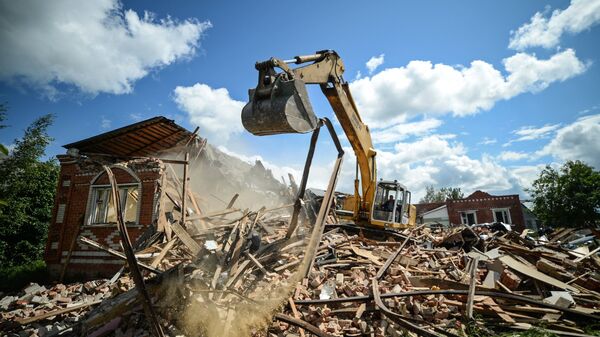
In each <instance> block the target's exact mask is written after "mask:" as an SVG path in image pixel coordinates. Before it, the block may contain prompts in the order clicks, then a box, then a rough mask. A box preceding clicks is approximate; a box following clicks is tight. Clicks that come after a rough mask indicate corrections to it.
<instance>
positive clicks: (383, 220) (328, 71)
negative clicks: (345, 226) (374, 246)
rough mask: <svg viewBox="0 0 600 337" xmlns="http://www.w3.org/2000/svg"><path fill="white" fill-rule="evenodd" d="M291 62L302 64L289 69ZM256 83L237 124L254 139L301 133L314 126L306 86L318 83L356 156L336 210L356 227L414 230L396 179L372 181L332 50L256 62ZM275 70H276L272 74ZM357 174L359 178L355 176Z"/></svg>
mask: <svg viewBox="0 0 600 337" xmlns="http://www.w3.org/2000/svg"><path fill="white" fill-rule="evenodd" d="M291 64H296V65H302V66H298V67H295V68H291V67H290V65H291ZM255 68H256V70H258V73H259V74H258V85H257V86H256V88H254V89H250V90H249V102H248V103H247V104H246V105H245V106H244V108H243V109H242V124H243V125H244V128H245V129H246V130H247V131H249V132H250V133H252V134H254V135H257V136H265V135H276V134H284V133H307V132H311V131H313V130H315V129H316V128H318V127H319V119H318V118H317V116H316V115H315V113H314V110H313V108H312V105H311V103H310V100H309V97H308V92H307V89H306V84H319V85H320V87H321V91H322V92H323V94H325V96H326V97H327V100H328V101H329V104H330V105H331V107H332V109H333V111H334V113H335V115H336V117H337V119H338V121H339V123H340V124H341V126H342V129H343V130H344V133H345V134H346V136H347V138H348V141H349V142H350V144H351V145H352V149H353V151H354V154H355V155H356V177H355V180H354V195H348V196H347V197H346V198H344V201H343V203H342V205H341V209H339V210H338V211H337V213H338V215H339V217H340V218H342V219H346V220H351V221H353V222H354V224H355V225H357V226H362V227H375V228H379V229H403V228H410V227H414V226H415V220H416V207H415V206H414V205H411V203H410V201H411V193H410V191H409V190H408V189H407V188H406V187H405V186H404V185H402V184H401V183H399V182H398V181H397V180H383V179H380V180H379V181H378V180H377V166H376V160H375V159H376V155H377V152H376V151H375V149H374V148H373V143H372V141H371V134H370V132H369V127H368V126H367V125H366V124H365V123H364V122H363V121H362V119H361V117H360V115H359V114H358V109H357V107H356V104H355V102H354V99H353V98H352V94H351V93H350V88H349V86H348V83H347V82H346V81H345V80H344V79H343V77H342V75H343V73H344V63H343V62H342V59H341V58H340V57H339V55H338V54H337V53H336V52H335V51H333V50H323V51H318V52H316V53H315V54H312V55H306V56H296V57H294V58H292V59H289V60H282V59H278V58H270V59H268V60H266V61H264V62H257V63H256V65H255ZM276 68H277V69H279V71H277V70H276ZM359 171H360V180H359V177H358V172H359Z"/></svg>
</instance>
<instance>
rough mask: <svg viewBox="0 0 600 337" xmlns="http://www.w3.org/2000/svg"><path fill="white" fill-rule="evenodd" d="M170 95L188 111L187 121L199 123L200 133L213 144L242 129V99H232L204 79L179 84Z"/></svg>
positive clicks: (222, 141) (222, 90)
mask: <svg viewBox="0 0 600 337" xmlns="http://www.w3.org/2000/svg"><path fill="white" fill-rule="evenodd" d="M173 99H174V100H175V103H177V106H178V107H179V109H181V110H182V111H185V112H186V113H187V114H188V117H189V121H190V123H192V124H194V125H198V126H199V127H200V135H201V136H203V137H207V138H208V140H209V141H210V142H211V143H213V144H215V143H216V144H223V143H226V142H227V140H228V139H229V137H230V136H231V135H233V134H237V133H241V132H242V131H243V126H242V121H241V119H240V115H241V111H242V108H243V107H244V102H240V101H236V100H234V99H232V98H231V97H230V96H229V91H228V90H227V89H225V88H218V89H213V88H211V87H210V86H208V85H206V84H203V83H196V84H194V85H193V86H191V87H182V86H178V87H176V88H175V90H174V91H173Z"/></svg>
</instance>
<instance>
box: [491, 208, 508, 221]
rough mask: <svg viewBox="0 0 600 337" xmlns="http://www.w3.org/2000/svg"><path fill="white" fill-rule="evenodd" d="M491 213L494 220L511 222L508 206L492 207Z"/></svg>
mask: <svg viewBox="0 0 600 337" xmlns="http://www.w3.org/2000/svg"><path fill="white" fill-rule="evenodd" d="M492 213H493V214H494V222H504V223H512V222H511V221H510V212H509V210H508V208H496V209H492Z"/></svg>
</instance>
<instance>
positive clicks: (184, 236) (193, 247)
mask: <svg viewBox="0 0 600 337" xmlns="http://www.w3.org/2000/svg"><path fill="white" fill-rule="evenodd" d="M171 229H173V232H174V233H175V235H177V237H178V238H179V240H181V242H183V244H184V245H185V246H186V247H187V248H188V249H189V250H190V252H191V253H192V255H193V256H194V257H196V256H198V254H200V251H201V250H202V247H200V245H199V244H198V243H197V242H196V241H194V239H193V238H192V237H191V236H190V234H188V232H187V231H186V230H185V228H183V227H182V226H181V225H180V224H178V223H177V222H174V223H172V224H171Z"/></svg>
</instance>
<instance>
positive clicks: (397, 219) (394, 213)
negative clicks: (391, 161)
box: [371, 180, 411, 228]
mask: <svg viewBox="0 0 600 337" xmlns="http://www.w3.org/2000/svg"><path fill="white" fill-rule="evenodd" d="M410 199H411V193H410V191H408V190H407V189H406V187H405V186H404V185H402V184H400V183H398V182H397V181H395V180H394V181H384V180H380V181H379V182H377V188H376V190H375V200H374V202H373V211H372V213H371V214H372V215H373V216H372V221H371V222H372V224H373V225H376V226H382V227H389V228H404V227H406V226H408V225H409V221H410V218H411V216H410V214H409V213H410V211H409V209H410Z"/></svg>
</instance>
